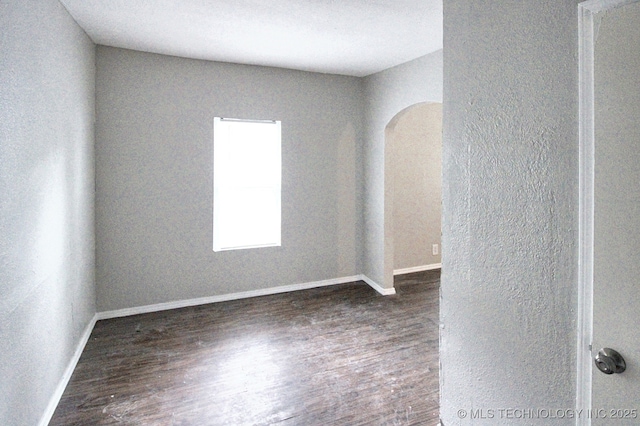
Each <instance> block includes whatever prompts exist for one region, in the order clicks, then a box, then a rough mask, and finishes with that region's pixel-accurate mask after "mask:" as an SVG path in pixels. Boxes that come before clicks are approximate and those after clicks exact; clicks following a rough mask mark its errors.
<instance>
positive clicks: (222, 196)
mask: <svg viewBox="0 0 640 426" xmlns="http://www.w3.org/2000/svg"><path fill="white" fill-rule="evenodd" d="M258 129H259V130H258ZM255 132H259V133H260V135H255ZM251 133H254V134H253V135H252V134H251ZM281 157H282V151H281V122H280V121H276V120H244V119H236V118H222V117H215V118H214V123H213V251H214V252H219V251H227V250H240V249H252V248H260V247H278V246H280V245H281V231H282V229H281V227H282V224H281V221H282V206H281V180H282V171H281V170H282V158H281ZM267 160H268V161H269V162H268V163H265V161H267ZM230 165H233V167H229V166H230ZM243 167H244V168H243ZM242 206H245V207H242ZM246 206H249V208H246Z"/></svg>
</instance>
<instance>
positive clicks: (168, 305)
mask: <svg viewBox="0 0 640 426" xmlns="http://www.w3.org/2000/svg"><path fill="white" fill-rule="evenodd" d="M360 280H362V278H361V276H360V275H354V276H351V277H342V278H334V279H330V280H323V281H312V282H308V283H301V284H291V285H283V286H278V287H270V288H264V289H260V290H249V291H242V292H239V293H229V294H221V295H218V296H207V297H199V298H196V299H186V300H178V301H175V302H165V303H157V304H154V305H144V306H136V307H133V308H125V309H117V310H113V311H104V312H98V319H99V320H102V319H109V318H118V317H126V316H130V315H138V314H146V313H149V312H158V311H165V310H168V309H178V308H186V307H188V306H198V305H206V304H208V303H217V302H227V301H230V300H238V299H246V298H249V297H257V296H268V295H271V294H278V293H288V292H290V291H297V290H307V289H310V288H317V287H327V286H331V285H337V284H346V283H352V282H355V281H360Z"/></svg>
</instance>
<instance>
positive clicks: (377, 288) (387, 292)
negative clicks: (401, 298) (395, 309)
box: [360, 275, 396, 296]
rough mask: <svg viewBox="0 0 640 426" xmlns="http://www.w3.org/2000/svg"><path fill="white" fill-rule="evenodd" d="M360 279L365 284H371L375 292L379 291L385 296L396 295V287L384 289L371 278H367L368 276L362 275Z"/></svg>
mask: <svg viewBox="0 0 640 426" xmlns="http://www.w3.org/2000/svg"><path fill="white" fill-rule="evenodd" d="M360 279H361V280H362V281H364V282H365V283H367V284H369V286H370V287H371V288H373V289H374V290H375V291H377V292H378V293H380V294H381V295H383V296H391V295H394V294H396V289H395V288H394V287H391V288H384V287H382V286H381V285H380V284H378V283H377V282H375V281H374V280H372V279H371V278H369V277H367V276H366V275H360Z"/></svg>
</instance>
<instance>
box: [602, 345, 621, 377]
mask: <svg viewBox="0 0 640 426" xmlns="http://www.w3.org/2000/svg"><path fill="white" fill-rule="evenodd" d="M594 361H595V363H596V367H598V370H600V371H602V372H603V373H604V374H613V373H618V374H620V373H622V372H623V371H624V370H626V369H627V363H626V362H624V358H622V355H620V354H619V353H618V352H617V351H614V350H613V349H611V348H602V349H600V350H599V351H598V353H597V354H596V357H595V358H594Z"/></svg>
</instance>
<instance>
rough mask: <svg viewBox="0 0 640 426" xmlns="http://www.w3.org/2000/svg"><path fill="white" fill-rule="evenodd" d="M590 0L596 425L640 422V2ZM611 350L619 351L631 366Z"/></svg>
mask: <svg viewBox="0 0 640 426" xmlns="http://www.w3.org/2000/svg"><path fill="white" fill-rule="evenodd" d="M587 3H590V4H591V5H593V6H594V7H593V8H592V10H591V13H592V16H591V17H592V18H593V19H591V25H592V29H593V34H592V40H591V43H592V62H591V64H592V68H591V73H592V75H591V79H592V86H591V87H592V88H591V90H592V113H593V125H592V134H593V139H592V156H593V157H592V158H593V160H594V161H593V163H592V166H591V167H592V169H591V170H592V174H591V179H592V197H593V198H592V199H593V204H592V230H591V232H592V238H593V245H592V247H593V251H592V274H593V275H592V277H593V278H592V285H593V289H592V290H593V293H592V300H591V302H592V306H593V311H592V336H591V343H592V348H591V351H590V357H591V368H592V369H591V404H590V408H591V409H590V410H589V413H585V414H586V417H589V418H590V422H591V424H593V425H605V424H606V425H609V424H611V425H640V2H639V1H638V0H636V1H628V0H622V1H616V0H611V1H608V0H599V1H591V2H587ZM582 75H583V77H584V75H585V74H582ZM583 119H584V117H583ZM583 195H584V194H583ZM604 348H610V349H613V350H615V351H617V352H618V353H619V354H620V355H621V357H622V358H623V360H624V361H625V363H624V364H626V368H625V367H623V365H622V364H623V363H622V361H621V360H616V359H615V358H616V356H615V353H612V352H611V351H607V352H609V353H604V352H601V350H602V349H604ZM598 354H600V355H598ZM615 364H617V367H614V365H615ZM601 369H602V370H604V371H605V372H606V373H612V374H605V372H602V371H601ZM616 369H619V371H621V372H615V370H616ZM623 369H624V371H622V370H623ZM611 370H614V371H613V372H612V371H611ZM581 424H588V421H587V422H585V421H583V422H582V423H581Z"/></svg>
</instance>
